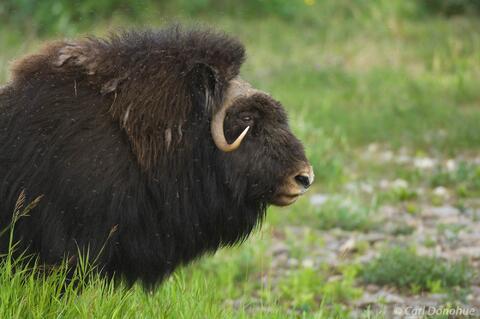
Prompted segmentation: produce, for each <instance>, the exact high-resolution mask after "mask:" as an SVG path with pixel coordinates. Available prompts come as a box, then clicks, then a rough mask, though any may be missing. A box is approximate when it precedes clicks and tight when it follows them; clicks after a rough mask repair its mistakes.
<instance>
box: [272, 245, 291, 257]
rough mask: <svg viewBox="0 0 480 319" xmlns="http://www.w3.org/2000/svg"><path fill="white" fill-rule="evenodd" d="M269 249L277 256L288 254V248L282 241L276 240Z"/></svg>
mask: <svg viewBox="0 0 480 319" xmlns="http://www.w3.org/2000/svg"><path fill="white" fill-rule="evenodd" d="M271 251H272V255H273V256H278V255H283V254H286V255H288V253H289V251H290V249H289V248H288V246H287V245H285V244H284V243H283V242H278V243H275V244H274V245H273V247H272V248H271Z"/></svg>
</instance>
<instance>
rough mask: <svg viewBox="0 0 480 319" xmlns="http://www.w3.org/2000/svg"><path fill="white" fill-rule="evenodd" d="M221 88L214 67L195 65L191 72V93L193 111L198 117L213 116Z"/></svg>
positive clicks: (202, 64)
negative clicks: (213, 109)
mask: <svg viewBox="0 0 480 319" xmlns="http://www.w3.org/2000/svg"><path fill="white" fill-rule="evenodd" d="M219 87H220V82H219V79H218V77H217V71H216V70H215V69H214V68H213V67H211V66H209V65H207V64H205V63H197V64H195V65H194V67H193V68H192V70H191V72H190V79H189V91H190V96H191V99H192V111H193V112H194V113H195V114H196V115H198V116H201V115H208V114H211V112H212V108H213V107H214V105H215V101H216V97H217V95H218V93H217V92H218V90H219Z"/></svg>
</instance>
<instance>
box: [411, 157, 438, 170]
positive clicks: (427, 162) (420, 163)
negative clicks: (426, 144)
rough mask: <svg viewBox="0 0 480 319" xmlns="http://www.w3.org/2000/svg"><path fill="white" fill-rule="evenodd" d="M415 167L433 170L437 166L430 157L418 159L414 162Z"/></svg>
mask: <svg viewBox="0 0 480 319" xmlns="http://www.w3.org/2000/svg"><path fill="white" fill-rule="evenodd" d="M413 166H415V167H416V168H419V169H431V168H433V167H434V166H435V160H434V159H432V158H429V157H417V158H415V159H414V160H413Z"/></svg>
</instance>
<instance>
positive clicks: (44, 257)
mask: <svg viewBox="0 0 480 319" xmlns="http://www.w3.org/2000/svg"><path fill="white" fill-rule="evenodd" d="M243 60H244V48H243V46H242V45H241V44H240V43H239V42H238V41H236V40H234V39H232V38H230V37H227V36H225V35H222V34H217V33H213V32H209V31H182V30H181V29H180V28H178V27H173V28H169V29H166V30H162V31H158V32H153V31H147V32H128V33H124V34H122V35H114V36H111V37H110V38H109V39H98V38H88V39H84V40H79V41H76V42H55V43H52V44H50V45H48V46H46V47H45V48H44V49H43V50H41V51H40V52H39V53H38V54H35V55H30V56H27V57H25V58H23V59H21V60H19V61H18V62H17V63H16V64H15V65H14V67H13V76H12V81H11V82H10V83H9V84H8V85H7V86H6V87H5V88H3V89H2V90H0V226H1V227H2V228H4V227H5V226H7V225H8V224H9V223H10V221H11V218H12V212H13V210H14V206H15V202H16V200H17V198H18V196H19V194H20V193H21V192H22V191H25V194H26V201H27V202H29V201H32V200H34V199H35V198H37V197H38V196H40V195H43V198H42V199H41V201H40V203H39V205H38V206H37V207H36V208H35V209H33V211H32V212H30V216H28V217H24V218H22V219H21V220H20V221H19V222H18V224H17V225H16V231H15V240H17V241H20V246H19V248H18V249H19V251H21V250H25V249H26V250H27V251H29V252H35V253H38V254H39V256H40V258H41V261H42V262H44V263H46V264H57V263H59V262H60V261H61V260H62V258H64V257H65V255H70V256H72V255H76V254H77V252H78V250H79V249H80V250H81V251H85V250H86V249H87V248H88V249H89V252H90V255H91V256H92V255H93V256H97V255H99V256H98V260H97V262H98V264H99V265H100V266H101V267H102V269H103V271H104V272H105V273H106V274H109V275H112V274H117V275H119V276H121V277H124V278H126V279H127V280H128V281H130V282H133V281H135V280H137V279H140V280H142V281H143V282H144V283H146V284H154V283H157V282H159V281H160V280H161V279H162V278H164V277H165V276H166V275H168V274H169V273H171V272H172V271H173V270H174V268H175V267H177V266H178V265H180V264H184V263H187V262H189V261H191V260H192V259H194V258H196V257H198V256H200V255H201V254H202V253H205V252H208V251H215V250H216V249H218V248H219V247H221V246H225V245H232V244H235V243H237V242H240V241H242V240H243V239H244V238H246V237H247V236H248V234H249V233H250V232H251V231H252V229H253V228H254V227H255V225H257V224H258V223H259V222H260V221H261V220H262V218H263V216H264V214H265V209H266V207H267V205H268V203H269V199H270V198H271V196H272V195H273V194H274V193H275V190H276V188H277V187H278V185H279V184H280V183H281V182H282V180H283V179H284V178H285V176H286V175H287V174H289V173H291V172H292V170H294V169H295V165H296V164H297V163H299V162H306V159H305V155H304V152H303V149H302V146H301V144H300V143H299V142H298V140H296V139H295V137H294V136H293V135H292V134H291V133H290V130H289V128H288V124H287V120H286V115H285V112H284V111H283V108H282V107H281V106H280V104H279V103H278V102H276V101H274V100H273V99H271V98H268V97H265V96H259V97H257V98H254V99H253V102H251V101H250V102H249V103H243V104H242V101H240V102H239V103H237V104H235V106H234V107H232V109H231V110H230V111H229V112H228V115H227V118H226V120H225V134H226V136H227V139H229V140H230V141H231V140H233V139H235V137H236V136H237V135H238V134H239V132H241V131H242V130H243V128H244V127H245V125H243V124H242V122H241V121H240V120H239V119H238V116H237V115H239V114H240V115H241V114H243V113H245V112H247V113H248V114H249V117H246V118H247V120H256V121H257V122H256V123H255V125H253V128H252V130H251V132H249V135H248V136H247V138H246V139H245V141H244V142H243V144H242V145H241V147H240V148H239V149H238V150H237V151H234V152H232V153H223V152H221V151H220V150H218V149H217V148H216V147H215V145H214V143H213V141H212V138H211V135H210V120H211V117H212V114H213V113H214V112H215V111H216V110H217V109H218V107H219V106H220V105H221V102H222V99H223V96H224V93H225V90H226V88H227V87H228V82H229V81H230V80H231V79H232V78H233V77H235V76H236V75H238V73H239V69H240V66H241V64H242V62H243ZM205 94H209V95H210V96H211V97H212V99H211V102H210V103H206V102H205V101H206V99H205ZM244 118H245V117H244ZM252 118H253V119H252ZM247 124H248V123H247ZM250 125H251V124H250ZM112 229H114V231H113V232H111V231H112ZM109 234H110V236H109ZM5 237H6V236H4V237H3V238H1V239H0V252H4V251H5V250H6V249H7V238H5ZM102 247H103V249H102ZM100 252H101V253H100Z"/></svg>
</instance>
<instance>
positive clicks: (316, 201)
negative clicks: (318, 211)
mask: <svg viewBox="0 0 480 319" xmlns="http://www.w3.org/2000/svg"><path fill="white" fill-rule="evenodd" d="M329 198H330V196H328V195H325V194H314V195H312V196H311V197H310V204H312V205H314V206H322V205H323V204H325V203H326V202H327V201H328V199H329Z"/></svg>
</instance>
